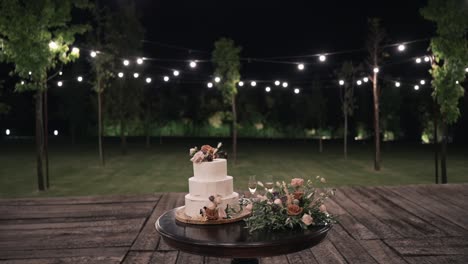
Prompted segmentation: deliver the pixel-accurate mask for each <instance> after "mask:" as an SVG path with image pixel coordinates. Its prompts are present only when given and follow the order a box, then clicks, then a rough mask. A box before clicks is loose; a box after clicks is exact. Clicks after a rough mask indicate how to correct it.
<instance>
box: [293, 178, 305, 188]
mask: <svg viewBox="0 0 468 264" xmlns="http://www.w3.org/2000/svg"><path fill="white" fill-rule="evenodd" d="M302 184H304V179H301V178H294V179H292V180H291V186H292V187H300V186H302Z"/></svg>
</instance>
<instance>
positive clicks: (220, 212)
mask: <svg viewBox="0 0 468 264" xmlns="http://www.w3.org/2000/svg"><path fill="white" fill-rule="evenodd" d="M218 217H219V218H220V219H224V218H227V215H226V211H224V210H222V209H219V210H218Z"/></svg>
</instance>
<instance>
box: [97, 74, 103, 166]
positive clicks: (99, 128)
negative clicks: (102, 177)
mask: <svg viewBox="0 0 468 264" xmlns="http://www.w3.org/2000/svg"><path fill="white" fill-rule="evenodd" d="M97 93H98V145H99V160H100V161H101V165H102V166H104V165H105V160H104V149H103V148H102V91H101V86H100V81H98V92H97Z"/></svg>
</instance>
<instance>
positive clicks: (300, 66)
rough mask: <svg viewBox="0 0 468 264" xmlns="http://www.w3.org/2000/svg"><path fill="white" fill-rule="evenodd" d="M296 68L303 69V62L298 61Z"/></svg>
mask: <svg viewBox="0 0 468 264" xmlns="http://www.w3.org/2000/svg"><path fill="white" fill-rule="evenodd" d="M297 68H298V69H299V70H300V71H302V70H304V64H303V63H299V64H298V65H297Z"/></svg>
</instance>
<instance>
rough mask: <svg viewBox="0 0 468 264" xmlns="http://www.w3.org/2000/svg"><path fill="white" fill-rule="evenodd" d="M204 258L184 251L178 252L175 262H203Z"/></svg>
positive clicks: (182, 263) (192, 263)
mask: <svg viewBox="0 0 468 264" xmlns="http://www.w3.org/2000/svg"><path fill="white" fill-rule="evenodd" d="M204 262H205V261H204V258H203V256H199V255H193V254H189V253H185V252H182V251H181V252H179V256H178V257H177V262H176V263H177V264H203V263H204Z"/></svg>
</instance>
